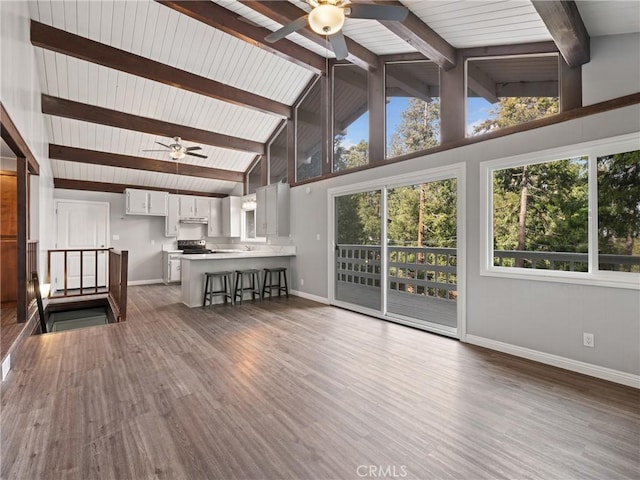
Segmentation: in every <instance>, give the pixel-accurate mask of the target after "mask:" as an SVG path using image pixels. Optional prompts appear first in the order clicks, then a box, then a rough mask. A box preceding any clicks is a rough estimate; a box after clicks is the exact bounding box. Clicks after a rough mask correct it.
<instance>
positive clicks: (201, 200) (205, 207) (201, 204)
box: [193, 197, 211, 218]
mask: <svg viewBox="0 0 640 480" xmlns="http://www.w3.org/2000/svg"><path fill="white" fill-rule="evenodd" d="M194 199H195V208H194V211H193V215H194V217H201V218H209V213H210V210H211V206H210V202H209V200H211V199H210V197H194Z"/></svg>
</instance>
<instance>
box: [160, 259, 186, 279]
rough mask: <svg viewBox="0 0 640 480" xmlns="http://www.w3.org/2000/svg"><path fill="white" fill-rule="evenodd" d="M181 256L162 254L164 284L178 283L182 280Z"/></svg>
mask: <svg viewBox="0 0 640 480" xmlns="http://www.w3.org/2000/svg"><path fill="white" fill-rule="evenodd" d="M181 258H182V254H181V253H177V252H162V263H163V268H162V271H163V275H162V276H163V280H164V283H179V282H180V281H181V279H182V271H181V263H182V262H181V260H180V259H181Z"/></svg>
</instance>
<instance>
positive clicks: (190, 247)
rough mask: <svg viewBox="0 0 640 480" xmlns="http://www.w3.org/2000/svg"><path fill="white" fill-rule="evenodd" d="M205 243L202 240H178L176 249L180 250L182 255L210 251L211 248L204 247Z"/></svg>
mask: <svg viewBox="0 0 640 480" xmlns="http://www.w3.org/2000/svg"><path fill="white" fill-rule="evenodd" d="M206 243H207V242H205V241H204V240H178V250H182V254H183V255H198V254H202V253H212V252H213V250H209V249H208V248H206Z"/></svg>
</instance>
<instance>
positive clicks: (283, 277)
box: [262, 267, 289, 299]
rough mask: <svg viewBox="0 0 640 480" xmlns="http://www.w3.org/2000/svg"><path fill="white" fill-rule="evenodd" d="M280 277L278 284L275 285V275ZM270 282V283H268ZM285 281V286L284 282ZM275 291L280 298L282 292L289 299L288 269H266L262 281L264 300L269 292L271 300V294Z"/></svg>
mask: <svg viewBox="0 0 640 480" xmlns="http://www.w3.org/2000/svg"><path fill="white" fill-rule="evenodd" d="M274 274H277V275H278V283H275V284H274V283H273V275H274ZM267 280H268V282H267ZM283 281H284V285H283V284H282V282H283ZM273 290H276V291H277V292H278V296H280V293H281V292H284V294H285V295H286V296H287V298H289V286H288V285H287V269H286V267H274V268H265V269H264V279H263V280H262V298H265V296H266V295H267V292H268V293H269V299H271V294H272V292H273Z"/></svg>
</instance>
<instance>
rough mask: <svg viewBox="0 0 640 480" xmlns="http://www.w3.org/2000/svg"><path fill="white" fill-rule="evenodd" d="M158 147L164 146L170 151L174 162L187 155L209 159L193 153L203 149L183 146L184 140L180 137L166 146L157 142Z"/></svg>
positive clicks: (174, 138)
mask: <svg viewBox="0 0 640 480" xmlns="http://www.w3.org/2000/svg"><path fill="white" fill-rule="evenodd" d="M156 143H157V144H158V145H162V146H163V147H165V148H168V149H169V156H170V157H171V158H173V159H174V160H180V159H181V158H184V157H185V155H191V156H192V157H198V158H207V156H206V155H202V154H200V153H193V151H194V150H202V147H185V146H184V145H182V139H181V138H180V137H173V143H171V144H169V145H165V144H164V143H161V142H156ZM142 151H143V152H164V151H165V150H142Z"/></svg>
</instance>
